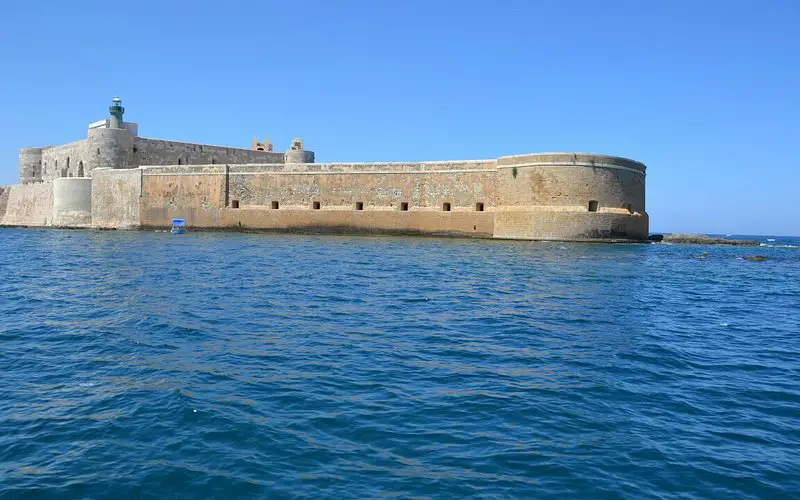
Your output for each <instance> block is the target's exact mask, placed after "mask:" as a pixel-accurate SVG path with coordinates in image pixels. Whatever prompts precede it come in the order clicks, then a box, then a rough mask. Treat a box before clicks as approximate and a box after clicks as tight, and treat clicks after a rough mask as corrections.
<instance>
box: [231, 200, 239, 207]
mask: <svg viewBox="0 0 800 500" xmlns="http://www.w3.org/2000/svg"><path fill="white" fill-rule="evenodd" d="M231 208H239V200H232V201H231Z"/></svg>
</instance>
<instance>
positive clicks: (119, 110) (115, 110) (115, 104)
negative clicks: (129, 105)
mask: <svg viewBox="0 0 800 500" xmlns="http://www.w3.org/2000/svg"><path fill="white" fill-rule="evenodd" d="M108 112H109V113H111V116H113V117H114V118H116V119H117V123H120V124H121V123H122V115H123V114H124V113H125V108H123V107H122V99H120V98H119V97H115V98H113V99H112V100H111V106H109V107H108Z"/></svg>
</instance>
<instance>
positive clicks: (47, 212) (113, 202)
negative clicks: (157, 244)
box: [0, 98, 648, 241]
mask: <svg viewBox="0 0 800 500" xmlns="http://www.w3.org/2000/svg"><path fill="white" fill-rule="evenodd" d="M124 112H125V108H124V107H123V106H122V103H121V101H120V99H119V98H115V99H114V100H113V101H112V104H111V106H110V108H109V114H110V116H109V117H108V118H106V119H105V120H101V121H98V122H94V123H91V124H89V128H88V134H87V138H86V139H83V140H80V141H77V142H71V143H69V144H63V145H60V146H51V147H44V148H24V149H21V150H20V153H19V180H20V183H19V184H17V185H14V186H6V187H0V225H6V226H53V227H84V228H98V229H141V228H164V227H168V226H169V225H170V221H171V219H172V218H184V219H186V223H187V225H188V226H189V228H190V229H192V228H193V229H214V228H217V229H225V228H237V229H238V228H243V229H257V230H278V231H297V232H352V233H371V234H430V235H448V236H471V237H485V238H510V239H528V240H572V241H642V240H645V239H646V238H647V235H648V217H647V213H646V212H645V169H646V167H645V165H644V164H642V163H640V162H637V161H634V160H629V159H625V158H620V157H615V156H606V155H596V154H582V153H537V154H523V155H516V156H502V157H499V158H497V159H491V160H464V161H434V162H419V163H405V162H403V163H315V161H314V160H315V157H314V153H313V152H311V151H307V150H306V149H305V147H304V144H303V141H302V140H301V139H295V140H294V141H292V144H291V147H290V148H289V150H288V151H286V152H285V153H283V152H275V151H273V150H272V149H273V148H272V144H270V143H269V141H268V140H265V141H264V142H259V141H258V140H254V141H253V143H252V146H251V149H242V148H231V147H223V146H211V145H206V144H191V143H183V142H173V141H164V140H157V139H149V138H144V137H140V136H139V133H138V125H137V124H135V123H131V122H126V121H124V119H123V115H124Z"/></svg>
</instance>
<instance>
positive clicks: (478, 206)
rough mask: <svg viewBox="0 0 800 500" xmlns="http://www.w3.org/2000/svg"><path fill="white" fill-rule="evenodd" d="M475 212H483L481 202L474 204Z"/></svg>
mask: <svg viewBox="0 0 800 500" xmlns="http://www.w3.org/2000/svg"><path fill="white" fill-rule="evenodd" d="M475 211H476V212H483V202H482V201H479V202H478V203H476V204H475Z"/></svg>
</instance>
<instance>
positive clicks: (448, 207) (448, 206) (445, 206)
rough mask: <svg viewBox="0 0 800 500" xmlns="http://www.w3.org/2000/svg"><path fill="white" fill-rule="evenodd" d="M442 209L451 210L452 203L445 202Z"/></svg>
mask: <svg viewBox="0 0 800 500" xmlns="http://www.w3.org/2000/svg"><path fill="white" fill-rule="evenodd" d="M442 210H443V211H445V212H449V211H450V203H449V202H444V203H443V204H442Z"/></svg>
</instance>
